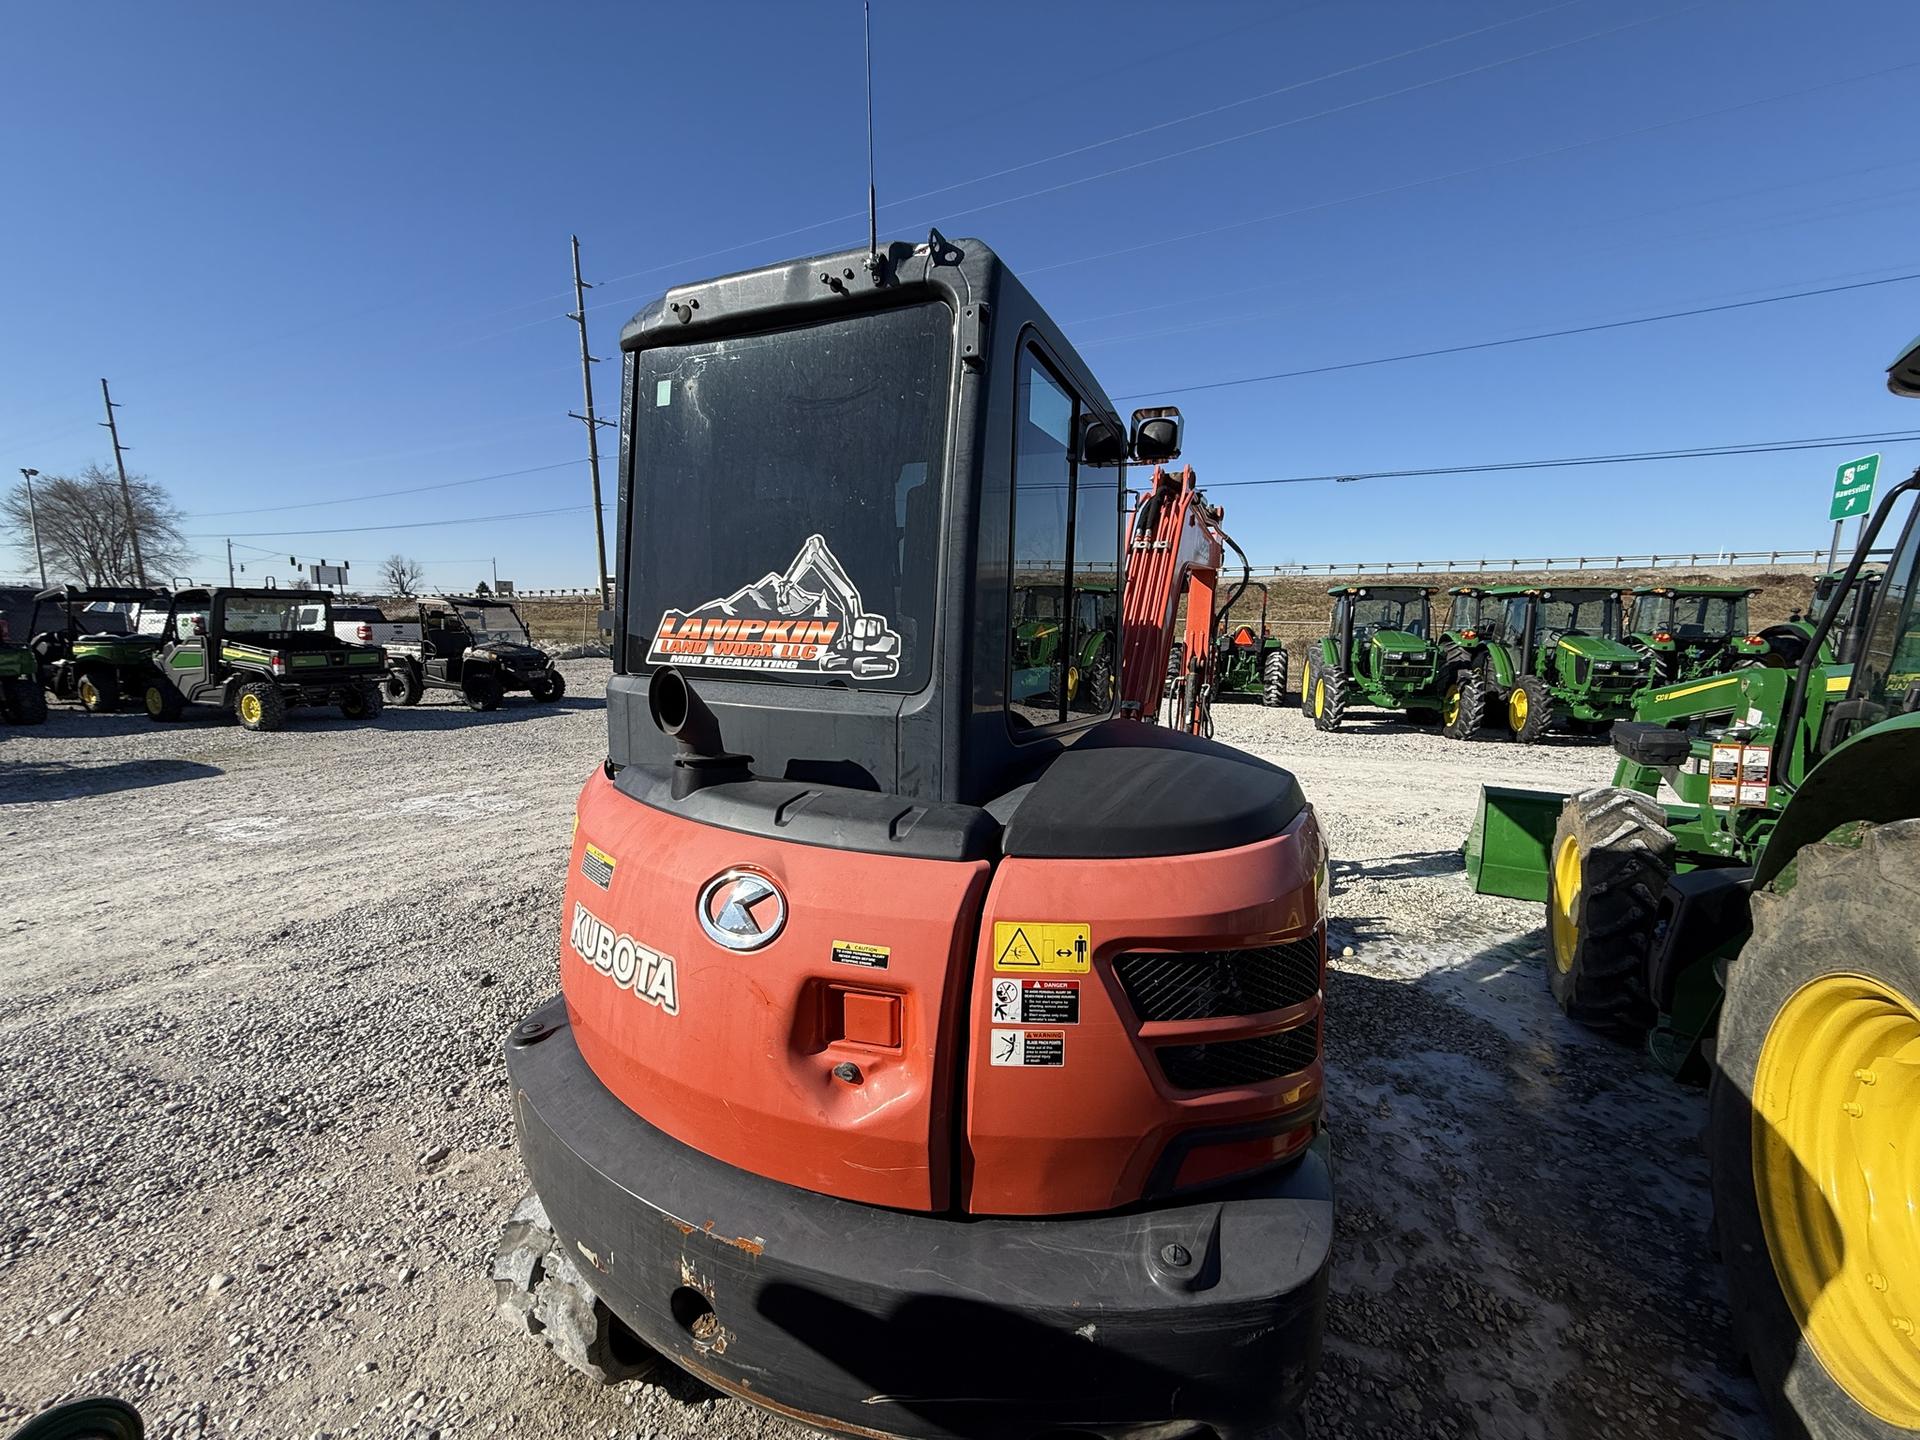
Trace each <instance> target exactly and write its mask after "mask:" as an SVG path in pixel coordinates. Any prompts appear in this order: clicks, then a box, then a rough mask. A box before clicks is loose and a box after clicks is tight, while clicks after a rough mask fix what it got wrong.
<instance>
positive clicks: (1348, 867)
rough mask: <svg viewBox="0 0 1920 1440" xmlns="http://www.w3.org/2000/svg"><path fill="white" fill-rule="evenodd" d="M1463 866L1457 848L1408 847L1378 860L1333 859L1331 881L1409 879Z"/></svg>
mask: <svg viewBox="0 0 1920 1440" xmlns="http://www.w3.org/2000/svg"><path fill="white" fill-rule="evenodd" d="M1466 868H1467V857H1466V855H1465V854H1464V853H1463V852H1461V851H1459V850H1409V851H1408V852H1407V853H1406V854H1404V855H1389V856H1387V857H1386V858H1385V859H1381V860H1335V861H1334V862H1333V878H1334V879H1335V880H1358V879H1363V878H1364V879H1367V880H1411V879H1416V878H1419V879H1425V878H1428V877H1431V876H1434V875H1457V874H1459V873H1460V872H1461V871H1463V870H1465V869H1466Z"/></svg>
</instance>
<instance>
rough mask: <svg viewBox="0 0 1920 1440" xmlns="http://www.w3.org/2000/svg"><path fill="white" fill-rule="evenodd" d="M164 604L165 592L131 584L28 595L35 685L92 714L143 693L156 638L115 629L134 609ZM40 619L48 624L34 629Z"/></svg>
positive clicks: (157, 645) (66, 588)
mask: <svg viewBox="0 0 1920 1440" xmlns="http://www.w3.org/2000/svg"><path fill="white" fill-rule="evenodd" d="M166 603H167V592H166V591H165V590H161V589H150V588H142V587H140V586H133V585H55V586H53V587H52V588H51V589H48V590H42V591H41V592H40V593H39V594H38V595H36V596H34V598H33V622H32V629H33V631H34V636H33V641H32V647H33V655H34V659H35V660H36V661H37V662H38V664H39V667H40V683H41V684H42V685H43V686H45V687H46V689H47V691H48V692H49V693H50V694H52V695H53V696H54V697H55V698H56V699H60V700H71V701H74V702H76V703H77V704H79V705H80V706H81V708H82V709H85V710H88V711H91V712H93V713H94V714H99V713H100V712H102V711H106V710H117V709H119V708H120V701H121V699H122V698H123V697H126V696H138V695H140V694H143V693H144V692H145V690H146V688H147V682H148V681H149V680H151V679H152V678H153V656H154V652H155V651H156V650H158V649H159V648H160V637H159V635H158V634H152V635H143V634H140V633H138V632H137V631H134V630H131V629H127V628H119V627H124V626H126V625H127V622H128V618H129V617H130V616H131V615H135V614H138V612H139V609H140V608H146V609H149V610H150V609H152V608H153V607H154V606H156V605H158V606H160V607H162V608H164V607H165V605H166ZM123 607H134V608H133V609H131V610H129V609H126V608H123ZM103 610H105V611H106V612H107V614H106V615H105V616H104V617H103V616H102V613H101V612H102V611H103ZM43 618H44V619H45V620H46V621H48V622H50V623H48V625H47V628H45V629H41V628H40V626H41V622H42V619H43Z"/></svg>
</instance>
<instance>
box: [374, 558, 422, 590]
mask: <svg viewBox="0 0 1920 1440" xmlns="http://www.w3.org/2000/svg"><path fill="white" fill-rule="evenodd" d="M426 573H427V567H426V566H424V565H422V564H421V563H420V562H419V561H418V560H416V559H414V558H413V557H412V556H411V555H397V554H396V555H389V556H387V558H386V559H385V560H382V561H381V562H380V578H381V579H382V580H383V581H385V582H386V586H387V589H389V590H391V591H392V592H393V593H394V594H396V595H411V594H413V587H414V586H416V585H418V584H419V583H420V582H421V580H422V579H424V578H425V577H426Z"/></svg>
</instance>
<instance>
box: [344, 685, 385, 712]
mask: <svg viewBox="0 0 1920 1440" xmlns="http://www.w3.org/2000/svg"><path fill="white" fill-rule="evenodd" d="M386 708H387V697H386V696H385V695H383V694H382V693H381V690H380V687H379V686H378V685H371V684H369V685H355V686H354V687H353V688H352V689H350V690H347V691H346V692H344V693H343V694H342V695H341V697H340V713H341V714H342V715H344V716H346V717H347V719H349V720H378V719H379V718H380V712H381V711H382V710H384V709H386Z"/></svg>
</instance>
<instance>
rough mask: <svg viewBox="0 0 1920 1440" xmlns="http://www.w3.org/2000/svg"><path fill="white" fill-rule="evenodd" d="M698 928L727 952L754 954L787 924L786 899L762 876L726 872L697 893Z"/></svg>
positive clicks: (752, 873) (750, 873) (744, 872)
mask: <svg viewBox="0 0 1920 1440" xmlns="http://www.w3.org/2000/svg"><path fill="white" fill-rule="evenodd" d="M698 908H699V911H700V928H701V929H702V930H704V931H706V932H707V938H708V939H709V940H711V941H713V943H714V944H716V945H724V946H725V947H726V948H727V949H729V950H758V949H759V948H760V947H761V946H762V945H765V944H768V943H770V942H771V941H772V939H773V937H774V936H776V935H778V934H779V933H780V930H781V927H782V926H784V925H785V924H786V923H787V897H786V896H784V895H782V894H781V893H780V890H779V887H778V886H776V885H775V884H774V883H773V882H772V881H771V880H769V879H767V877H766V876H764V875H757V874H755V873H754V872H753V871H751V870H726V871H723V872H721V873H720V874H718V875H716V876H714V877H713V879H711V880H709V881H708V882H707V883H706V887H705V888H704V889H702V890H701V892H700V903H699V906H698Z"/></svg>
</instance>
